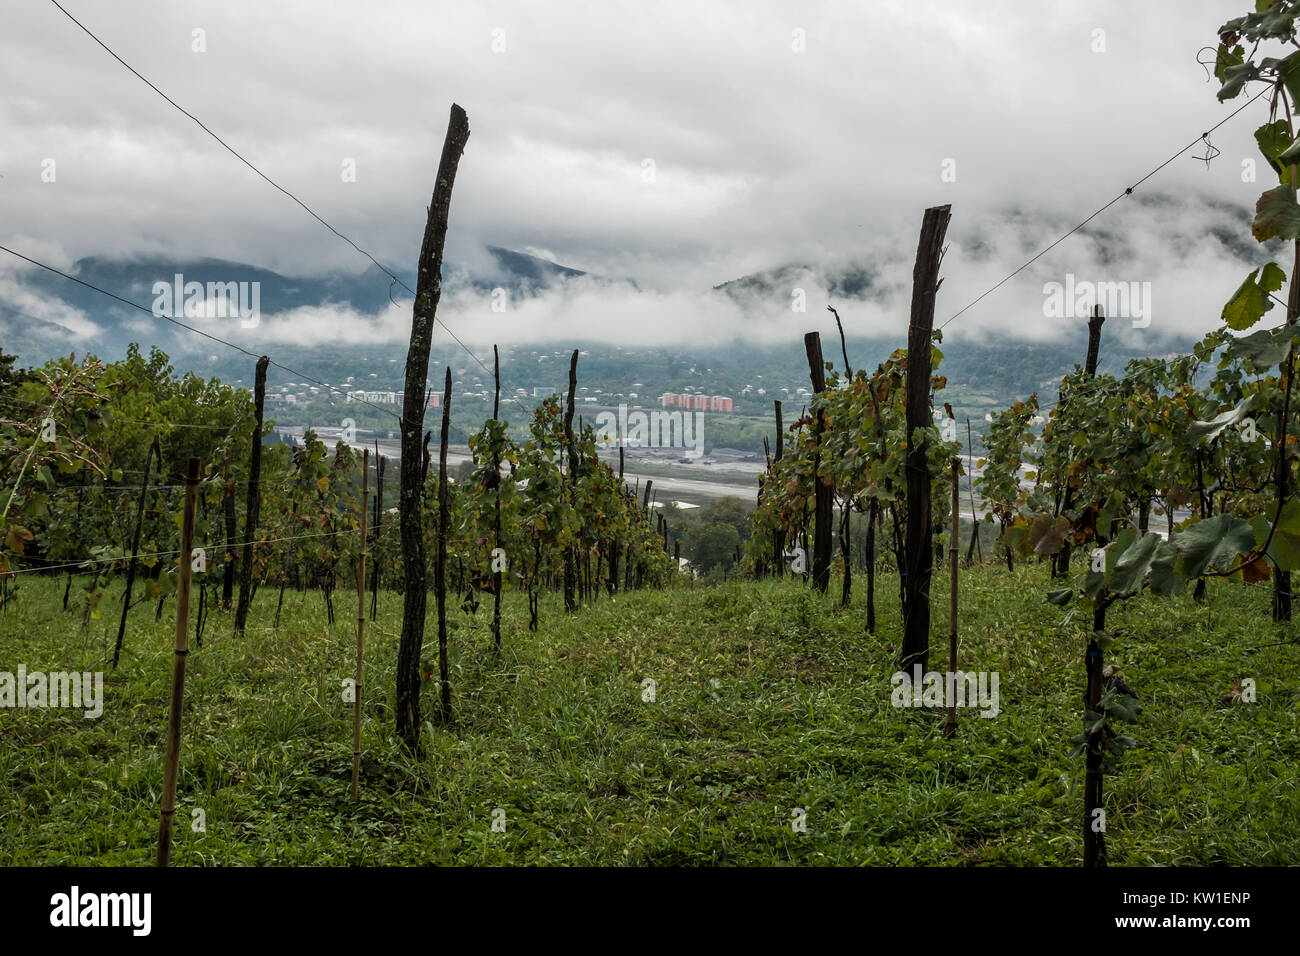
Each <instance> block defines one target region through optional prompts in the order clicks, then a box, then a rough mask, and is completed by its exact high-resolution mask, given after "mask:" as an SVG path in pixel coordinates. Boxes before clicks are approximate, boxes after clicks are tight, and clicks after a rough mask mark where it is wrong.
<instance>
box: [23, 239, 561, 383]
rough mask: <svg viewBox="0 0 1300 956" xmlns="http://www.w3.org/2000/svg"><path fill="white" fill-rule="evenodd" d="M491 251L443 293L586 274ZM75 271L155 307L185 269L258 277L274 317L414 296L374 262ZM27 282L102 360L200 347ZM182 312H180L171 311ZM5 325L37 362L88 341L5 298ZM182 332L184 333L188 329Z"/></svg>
mask: <svg viewBox="0 0 1300 956" xmlns="http://www.w3.org/2000/svg"><path fill="white" fill-rule="evenodd" d="M486 253H487V255H486V256H485V257H481V258H480V259H478V260H477V262H478V265H477V267H466V266H463V265H461V264H459V263H457V262H456V261H454V260H452V261H446V262H444V263H443V288H444V290H445V291H447V292H448V293H454V292H456V291H459V290H463V289H465V288H470V289H473V290H475V291H476V292H479V293H481V294H484V295H488V294H490V293H491V292H492V290H494V289H497V288H503V289H505V290H506V291H507V292H508V293H509V294H510V295H511V296H512V297H526V296H529V295H534V294H536V293H538V292H540V291H543V290H545V289H548V288H550V287H552V286H554V285H556V284H557V283H559V282H563V281H565V280H568V279H575V278H578V277H581V276H585V275H587V273H585V272H583V271H581V270H579V269H571V268H569V267H568V266H562V265H559V264H558V263H555V262H551V261H549V260H547V259H542V258H538V257H537V256H531V255H528V254H526V253H523V252H516V251H515V250H513V249H504V248H501V247H500V246H487V247H486ZM69 274H70V275H73V276H75V277H76V278H78V279H81V280H82V281H84V282H88V283H91V284H92V285H96V286H98V287H99V288H101V289H105V290H107V291H109V292H112V293H113V294H114V295H119V296H121V297H122V298H124V299H130V300H131V301H133V302H137V303H139V304H140V305H143V306H145V307H148V308H152V307H153V303H154V299H155V296H154V293H153V289H154V284H155V283H157V282H165V283H168V284H169V285H171V284H174V281H175V276H176V275H178V274H179V275H181V276H182V277H183V281H184V282H187V283H188V282H199V283H202V284H203V285H204V287H205V289H206V288H207V284H208V283H210V282H212V283H228V282H234V283H250V285H249V286H248V288H249V289H250V290H251V288H252V286H251V283H254V282H256V283H258V293H259V307H260V309H261V311H262V312H263V313H264V314H267V315H273V314H275V313H277V312H284V311H288V310H291V309H296V308H301V307H304V306H318V305H325V304H335V305H341V306H350V307H351V308H353V309H355V310H357V311H358V312H361V313H364V314H371V315H372V314H375V313H378V312H379V311H380V310H382V309H384V308H386V307H387V306H388V305H389V304H390V302H391V301H394V300H395V301H397V302H409V301H410V298H411V296H410V293H408V292H407V291H406V290H405V289H403V288H401V287H400V286H398V285H396V284H395V283H394V282H393V281H392V279H391V278H390V277H389V276H388V275H387V274H386V273H385V272H384V271H383V270H381V269H380V268H379V267H378V266H374V265H371V266H370V267H369V268H367V269H366V270H365V271H364V272H361V273H357V274H347V273H331V274H328V275H325V276H319V277H304V276H286V275H282V274H280V273H278V272H273V271H271V270H269V269H261V268H258V267H256V266H251V265H247V264H244V263H240V262H230V261H227V260H224V259H210V258H205V259H192V260H185V261H177V260H171V259H165V258H161V257H153V258H136V259H126V260H117V259H109V258H102V257H95V256H91V257H87V258H84V259H79V260H78V261H77V262H76V263H75V264H74V265H73V267H72V269H71V271H70V273H69ZM397 274H398V277H399V278H400V279H401V280H402V281H403V282H405V283H406V284H407V285H408V286H409V287H410V288H412V289H414V288H416V277H415V273H413V272H408V273H402V272H400V271H399V272H398V273H397ZM22 282H23V285H24V286H25V287H26V288H28V289H30V290H31V291H33V292H35V293H37V294H39V295H41V296H43V297H48V298H55V299H59V300H61V301H63V302H65V303H67V304H68V305H69V306H72V307H74V308H77V309H80V310H82V311H83V312H84V313H85V314H86V315H87V316H89V317H90V318H91V320H92V321H94V322H95V323H96V324H97V325H98V326H99V329H100V332H99V334H97V335H95V336H94V337H93V344H92V345H91V347H92V349H93V351H95V352H96V353H97V354H99V355H100V356H101V357H104V358H112V357H117V356H120V355H122V354H124V353H125V351H126V347H127V345H128V344H129V343H131V342H150V343H157V344H160V345H163V346H164V347H165V348H176V349H182V350H183V349H186V348H188V347H189V346H191V345H193V344H194V343H193V342H185V343H183V344H182V342H181V340H178V339H175V337H174V336H173V335H172V333H171V332H168V331H167V330H166V329H160V328H159V327H158V325H157V324H156V323H152V322H151V321H150V319H149V318H148V317H147V316H144V315H142V314H141V313H140V312H139V311H138V310H136V309H132V308H131V307H129V306H127V305H125V304H123V303H121V302H116V301H114V300H113V299H110V298H108V297H107V296H105V295H103V294H102V293H99V292H96V291H95V290H94V289H90V288H87V287H86V286H83V285H79V284H77V283H75V282H69V281H68V280H67V279H64V278H61V277H59V276H57V275H54V274H53V273H50V272H45V271H37V272H33V273H28V274H27V275H25V276H24V277H23V280H22ZM390 296H391V299H390ZM178 313H179V309H177V310H176V311H174V312H173V313H172V314H178ZM0 330H5V334H4V337H3V343H2V344H3V345H4V346H5V348H6V350H7V351H9V352H17V353H18V354H20V355H22V356H23V358H24V359H26V360H28V361H33V362H40V361H44V360H45V359H47V358H50V357H51V356H53V355H56V354H61V353H62V354H66V353H67V352H68V351H70V350H71V349H72V348H74V347H75V348H76V349H77V350H78V351H83V350H84V349H85V348H86V346H87V344H89V343H87V342H86V341H84V340H80V341H79V340H78V339H77V338H75V337H72V336H70V334H69V331H68V330H67V329H65V328H63V327H61V326H59V325H57V324H55V323H52V322H43V321H42V320H39V319H36V318H35V317H33V316H30V315H28V314H25V313H23V312H22V311H21V310H16V309H15V308H13V307H12V306H9V305H8V304H7V303H5V302H4V301H3V299H2V298H0ZM175 331H176V332H178V333H180V334H184V333H183V332H182V330H175Z"/></svg>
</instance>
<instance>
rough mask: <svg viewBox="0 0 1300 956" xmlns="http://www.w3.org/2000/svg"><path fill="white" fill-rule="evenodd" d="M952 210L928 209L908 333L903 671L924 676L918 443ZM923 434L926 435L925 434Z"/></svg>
mask: <svg viewBox="0 0 1300 956" xmlns="http://www.w3.org/2000/svg"><path fill="white" fill-rule="evenodd" d="M951 209H952V207H951V206H932V207H931V208H929V209H927V210H926V211H925V217H924V219H923V220H922V223H921V238H920V240H919V242H918V244H917V248H916V265H915V267H914V268H913V270H912V314H911V320H910V323H909V325H908V330H907V459H906V473H907V529H906V533H905V538H904V560H905V565H906V567H905V571H904V577H903V582H902V583H903V596H904V601H903V604H904V612H903V648H902V652H901V653H900V655H899V657H900V660H901V663H902V667H903V670H911V669H912V667H914V666H915V665H917V664H920V665H921V670H922V671H923V672H924V671H925V670H926V669H927V668H926V665H927V664H928V663H929V657H930V575H931V573H932V571H933V564H934V548H933V547H932V546H931V542H932V540H933V526H932V523H931V517H930V468H929V464H928V462H927V460H926V442H925V441H924V440H922V441H919V442H917V441H914V440H913V436H914V435H916V434H917V433H918V431H919V430H922V429H929V428H931V427H933V425H934V415H933V412H932V411H931V409H930V341H931V336H932V331H933V329H934V297H935V293H937V292H938V291H939V282H940V279H939V261H940V260H941V259H942V258H943V255H942V249H943V237H944V234H945V233H946V232H947V231H948V221H949V219H950V218H951ZM921 433H922V434H924V432H921Z"/></svg>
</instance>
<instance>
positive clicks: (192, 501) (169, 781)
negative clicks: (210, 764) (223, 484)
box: [154, 458, 199, 866]
mask: <svg viewBox="0 0 1300 956" xmlns="http://www.w3.org/2000/svg"><path fill="white" fill-rule="evenodd" d="M198 497H199V460H198V459H197V458H191V459H190V460H189V463H188V464H187V465H186V468H185V510H184V513H183V516H182V518H181V550H180V582H179V583H178V584H177V587H176V646H175V649H174V651H173V653H172V696H171V706H170V708H169V710H168V713H167V751H166V755H165V759H164V763H163V792H162V818H161V819H160V820H159V822H158V855H157V857H156V858H155V860H154V865H155V866H166V865H167V864H168V862H169V861H170V860H171V855H172V818H173V817H174V816H175V814H176V777H177V774H178V772H179V770H180V760H181V710H182V707H183V705H184V703H185V658H186V657H187V656H188V655H189V653H190V639H189V624H190V573H191V565H190V562H191V561H192V560H193V552H194V511H195V506H196V505H197V503H198Z"/></svg>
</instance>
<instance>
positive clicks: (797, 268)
mask: <svg viewBox="0 0 1300 956" xmlns="http://www.w3.org/2000/svg"><path fill="white" fill-rule="evenodd" d="M812 274H820V275H821V278H822V279H823V280H824V281H825V282H826V291H827V292H829V293H830V294H831V295H832V296H835V297H836V298H845V299H869V298H871V297H872V294H873V292H875V291H876V288H877V285H876V276H875V275H874V274H873V273H872V272H871V270H870V269H868V268H866V267H865V266H863V265H849V266H845V267H843V268H840V269H827V270H819V269H815V268H814V267H812V266H809V265H796V264H790V265H784V266H777V267H776V268H772V269H764V270H762V271H760V272H755V273H752V274H750V275H747V276H741V277H740V278H739V279H732V280H730V281H728V282H723V283H722V284H720V285H715V286H714V287H713V291H715V292H723V293H726V294H727V295H729V296H731V297H732V298H735V299H737V300H743V299H745V298H750V297H759V298H772V297H779V298H782V299H788V298H789V297H790V290H791V289H793V288H797V287H799V285H800V284H801V283H802V282H805V281H806V280H807V277H808V276H809V275H812Z"/></svg>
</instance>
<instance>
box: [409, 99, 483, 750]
mask: <svg viewBox="0 0 1300 956" xmlns="http://www.w3.org/2000/svg"><path fill="white" fill-rule="evenodd" d="M468 140H469V118H468V117H467V116H466V115H465V111H464V110H463V109H461V108H460V107H459V106H457V105H455V104H452V107H451V117H450V119H449V120H448V123H447V137H446V139H445V140H444V141H443V144H442V158H441V159H440V160H439V162H438V178H437V181H436V183H435V185H434V187H433V199H432V201H431V202H430V204H429V214H428V218H427V219H426V221H425V226H424V241H423V243H422V244H421V246H420V260H419V271H418V273H417V278H416V287H415V306H414V309H413V313H412V316H411V340H410V345H409V346H408V348H407V351H406V384H405V389H404V391H403V396H402V422H401V424H402V456H401V459H402V460H401V491H400V493H399V501H400V515H399V518H400V529H401V539H402V574H403V578H404V591H403V595H402V600H403V603H402V636H401V638H400V640H399V643H398V648H397V708H396V709H397V714H396V717H397V735H398V736H399V737H400V738H401V739H402V743H403V744H404V745H405V746H406V748H407V750H408V751H411V752H412V753H418V752H419V749H420V651H421V650H422V649H423V647H424V616H425V592H426V571H425V552H424V515H423V509H422V507H421V505H422V497H423V478H422V466H423V459H422V456H421V454H420V437H421V435H422V433H423V432H424V403H425V380H426V378H427V376H428V374H429V348H430V346H431V345H432V343H433V323H434V316H435V314H436V313H437V310H438V300H439V299H440V298H441V297H442V250H443V246H444V244H445V243H446V240H447V224H448V219H449V217H450V214H451V191H452V186H453V185H454V184H455V182H456V170H457V168H458V167H459V165H460V156H461V153H462V152H464V149H465V143H466V142H467V141H468Z"/></svg>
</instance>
